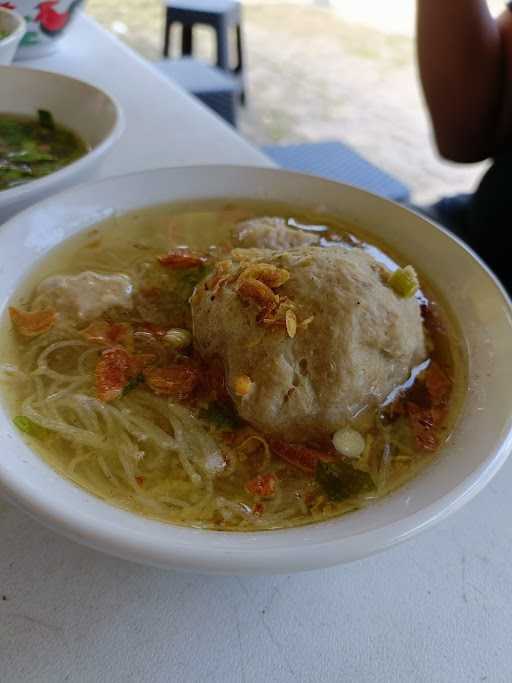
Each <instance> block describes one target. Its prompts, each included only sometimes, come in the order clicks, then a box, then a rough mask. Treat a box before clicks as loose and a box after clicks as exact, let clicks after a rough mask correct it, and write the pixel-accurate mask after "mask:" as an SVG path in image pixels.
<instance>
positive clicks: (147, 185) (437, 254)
mask: <svg viewBox="0 0 512 683" xmlns="http://www.w3.org/2000/svg"><path fill="white" fill-rule="evenodd" d="M211 198H230V199H237V198H255V199H267V200H270V201H275V200H282V201H286V202H289V203H291V204H293V205H296V206H297V207H299V206H300V207H317V206H320V207H323V208H325V209H326V210H328V211H331V212H335V213H337V214H339V215H340V216H342V217H344V218H345V219H346V220H348V221H350V222H352V223H354V224H356V225H360V226H362V227H364V228H365V229H367V230H369V231H370V232H371V233H373V234H375V235H378V236H379V237H380V238H382V239H383V240H384V241H385V242H386V243H387V244H389V246H390V247H393V248H395V249H397V250H399V251H400V252H401V254H402V255H403V256H404V258H405V259H406V261H410V262H411V263H413V264H415V265H416V266H417V267H418V268H419V269H420V270H421V271H424V272H426V273H428V274H429V276H430V278H431V280H432V281H433V282H434V283H436V285H437V287H438V289H439V290H440V291H441V292H442V294H443V295H444V296H445V298H446V300H447V302H448V304H449V305H450V306H451V307H452V309H453V311H454V312H455V313H456V315H457V318H458V320H459V323H460V326H461V328H462V331H463V333H464V336H465V339H466V342H467V350H468V354H469V360H470V363H469V386H470V390H469V393H468V396H467V400H466V402H465V406H464V410H463V415H462V418H461V420H460V424H459V426H458V428H457V430H456V434H455V436H454V438H452V440H451V441H450V444H449V446H447V447H446V448H445V450H444V453H443V454H442V456H441V457H440V458H439V459H438V460H437V461H436V462H435V463H434V464H432V466H430V467H429V468H428V469H427V470H426V471H425V472H423V473H422V474H421V475H420V476H418V477H417V478H416V479H415V480H413V481H411V482H410V483H409V484H408V485H406V486H404V487H403V488H401V489H400V490H398V491H396V492H395V493H393V494H392V495H389V496H388V497H386V498H384V499H382V500H381V501H379V502H377V503H376V504H374V505H371V506H370V507H368V508H366V509H364V510H361V511H358V512H354V513H351V514H349V515H346V516H344V517H341V518H338V519H334V520H330V521H328V522H324V523H321V524H314V525H310V526H306V527H301V528H295V529H289V530H279V531H266V532H256V533H236V532H230V533H226V532H215V531H206V530H198V529H188V528H182V527H177V526H172V525H166V524H162V523H160V522H155V521H151V520H148V519H144V518H142V517H138V516H136V515H133V514H131V513H129V512H125V511H123V510H119V509H116V508H114V507H111V506H109V505H108V504H106V503H104V502H101V501H100V500H98V499H96V498H94V497H92V496H90V495H89V494H88V493H86V492H85V491H83V490H81V489H79V488H78V487H76V486H74V485H73V484H71V483H70V482H69V481H66V480H65V479H63V478H61V477H60V476H59V475H57V474H56V473H55V472H54V471H53V470H52V469H51V468H49V467H48V466H47V465H46V464H45V463H44V462H43V461H42V460H41V459H40V458H39V457H38V456H37V455H35V454H34V453H33V452H32V451H31V450H30V449H29V448H28V447H27V446H26V445H25V443H24V442H23V441H22V439H21V438H20V435H19V433H17V431H16V429H15V428H14V427H13V425H12V422H11V420H10V417H9V416H8V415H7V414H6V412H5V411H3V410H2V409H1V408H0V454H1V457H0V488H1V489H3V491H4V493H5V495H6V496H7V497H8V498H9V499H10V500H12V501H13V502H14V503H15V504H17V505H19V506H20V507H21V508H22V509H24V510H26V512H28V513H29V514H30V515H32V516H33V517H35V518H36V519H38V520H40V521H41V522H42V523H43V524H45V525H47V526H49V527H51V528H53V529H55V530H57V531H59V532H61V533H63V534H65V535H66V536H68V537H70V538H72V539H75V540H76V541H79V542H81V543H85V544H86V545H89V546H92V547H94V548H97V549H99V550H103V551H105V552H107V553H111V554H114V555H118V556H121V557H125V558H129V559H131V560H135V561H137V562H142V563H147V564H152V565H157V566H161V567H173V568H185V569H193V570H197V571H201V572H219V573H255V572H259V573H277V572H290V571H299V570H306V569H313V568H317V567H326V566H328V565H332V564H336V563H340V562H348V561H350V560H354V559H356V558H361V557H364V556H366V555H369V554H371V553H374V552H376V551H379V550H382V549H384V548H386V547H388V546H390V545H393V544H395V543H397V542H399V541H403V540H405V539H407V538H409V537H411V536H413V535H414V534H416V533H418V532H419V531H421V530H423V529H426V528H427V527H429V526H431V525H432V524H434V523H436V522H439V521H440V520H441V519H443V518H444V517H446V516H447V515H448V514H450V513H451V512H454V511H455V510H457V509H458V508H460V507H461V505H463V504H464V503H466V502H467V501H468V500H469V499H470V498H472V497H473V496H474V495H475V494H476V493H477V492H478V491H480V490H481V489H482V487H483V486H485V484H487V483H488V482H489V480H490V479H491V477H492V476H493V475H494V474H495V473H496V472H497V470H498V469H499V468H500V467H501V465H502V464H503V462H504V461H505V459H506V458H507V456H508V453H509V450H510V448H511V445H512V390H511V381H510V379H511V378H510V353H511V349H512V309H511V304H510V301H509V300H508V298H507V296H506V294H505V293H504V291H503V289H502V288H501V287H500V285H499V284H498V283H497V281H496V280H495V279H494V277H493V276H492V275H491V273H490V272H489V271H488V270H487V269H486V268H485V266H483V265H482V264H481V263H480V262H479V260H478V258H477V257H476V256H475V255H474V254H472V253H471V252H470V251H469V250H468V249H467V248H466V247H464V246H463V244H462V243H461V242H459V241H458V240H457V239H455V238H454V237H452V236H450V235H449V234H448V233H446V232H444V231H443V230H441V229H439V228H437V227H436V226H435V225H433V224H432V223H430V222H428V221H426V220H424V219H423V218H421V217H420V216H418V215H416V214H414V213H411V212H410V211H408V210H407V209H405V208H403V207H401V206H398V205H396V204H393V203H391V202H388V201H385V200H383V199H381V198H379V197H376V196H374V195H371V194H368V193H366V192H364V191H362V190H358V189H355V188H353V187H349V186H347V185H341V184H338V183H333V182H328V181H325V180H321V179H319V178H312V177H309V176H302V175H298V174H293V173H287V172H284V171H277V170H272V169H256V168H241V167H202V168H192V167H191V168H181V169H163V170H157V171H148V172H145V173H138V174H133V175H128V176H124V177H120V178H111V179H107V180H104V181H101V182H97V183H93V184H89V185H82V186H80V187H77V188H74V189H72V190H69V191H67V192H64V193H62V194H60V195H58V196H56V197H53V198H51V199H49V200H47V201H44V202H41V203H40V204H38V205H36V206H34V207H32V208H31V209H28V210H27V211H25V212H23V213H21V214H20V215H18V216H16V217H15V218H13V219H12V220H11V221H10V222H9V223H8V224H6V225H5V226H4V227H3V229H1V230H0V254H2V267H1V269H0V315H2V316H3V323H1V324H7V320H6V306H7V305H8V302H9V298H10V297H11V295H12V293H13V292H14V291H15V290H16V288H17V287H18V286H19V284H20V282H21V281H22V280H23V279H24V278H25V277H26V275H27V274H28V273H29V272H30V271H31V270H32V268H33V266H34V263H35V262H36V261H37V260H38V259H40V258H41V257H42V256H44V254H46V253H47V252H48V250H50V249H51V248H52V247H54V246H55V245H56V244H58V243H59V242H61V241H62V240H63V239H65V238H66V237H68V236H70V235H73V234H75V233H76V232H78V231H80V230H83V229H85V228H87V227H89V226H90V225H92V224H94V223H95V222H97V221H98V220H101V219H102V218H105V217H107V216H108V215H111V214H112V212H121V213H123V212H125V211H128V210H130V209H135V208H140V207H144V206H153V205H155V204H160V203H163V202H169V201H173V200H186V201H190V200H196V199H211Z"/></svg>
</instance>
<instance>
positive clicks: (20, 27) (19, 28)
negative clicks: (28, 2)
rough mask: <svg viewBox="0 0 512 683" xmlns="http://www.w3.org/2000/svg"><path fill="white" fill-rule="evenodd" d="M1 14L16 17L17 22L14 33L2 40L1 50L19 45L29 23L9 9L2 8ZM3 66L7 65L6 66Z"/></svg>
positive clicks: (0, 43)
mask: <svg viewBox="0 0 512 683" xmlns="http://www.w3.org/2000/svg"><path fill="white" fill-rule="evenodd" d="M0 14H5V15H6V16H9V17H14V19H15V21H16V22H17V25H16V28H15V29H14V31H11V32H10V33H8V34H7V35H6V36H5V38H0V48H3V47H6V46H11V45H12V44H13V43H17V42H19V41H20V40H21V39H22V38H23V36H24V35H25V31H26V30H27V22H26V21H25V19H24V18H23V17H22V16H21V14H20V13H19V12H17V11H16V10H13V9H8V8H7V7H0ZM3 66H6V65H5V64H4V65H3ZM7 66H8V65H7Z"/></svg>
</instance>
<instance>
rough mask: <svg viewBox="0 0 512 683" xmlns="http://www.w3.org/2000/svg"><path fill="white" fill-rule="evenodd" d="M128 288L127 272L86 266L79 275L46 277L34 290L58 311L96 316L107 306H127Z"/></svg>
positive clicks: (129, 300)
mask: <svg viewBox="0 0 512 683" xmlns="http://www.w3.org/2000/svg"><path fill="white" fill-rule="evenodd" d="M132 292H133V285H132V282H131V280H130V278H129V277H128V276H127V275H121V274H119V275H117V274H115V275H101V274H99V273H93V272H92V271H89V270H87V271H85V272H83V273H80V274H79V275H53V276H51V277H47V278H46V279H45V280H43V282H41V284H40V285H39V287H38V288H37V293H38V294H40V295H44V298H45V299H47V300H48V301H49V302H51V303H52V305H53V306H54V307H55V308H56V309H57V310H58V311H59V312H60V313H63V314H64V315H71V316H73V317H78V318H79V319H80V320H93V319H94V318H98V317H99V316H100V315H101V314H102V313H104V312H105V311H106V310H108V309H109V308H115V307H119V308H126V309H130V308H131V307H132Z"/></svg>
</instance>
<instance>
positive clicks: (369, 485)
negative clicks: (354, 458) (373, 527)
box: [316, 462, 374, 501]
mask: <svg viewBox="0 0 512 683" xmlns="http://www.w3.org/2000/svg"><path fill="white" fill-rule="evenodd" d="M316 480H317V482H318V483H319V484H320V486H321V487H322V489H323V490H324V491H325V493H326V494H327V496H328V497H329V499H330V500H334V501H340V500H345V499H346V498H350V496H357V495H359V494H362V493H368V492H370V491H371V490H372V489H373V488H374V485H373V482H372V478H371V477H370V475H369V474H368V473H367V472H361V471H359V470H356V469H355V468H354V467H352V465H348V464H347V463H345V462H336V463H329V462H319V463H318V465H317V467H316Z"/></svg>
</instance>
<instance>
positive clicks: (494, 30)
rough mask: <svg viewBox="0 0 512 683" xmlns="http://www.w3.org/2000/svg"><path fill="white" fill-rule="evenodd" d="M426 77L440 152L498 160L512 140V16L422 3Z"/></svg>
mask: <svg viewBox="0 0 512 683" xmlns="http://www.w3.org/2000/svg"><path fill="white" fill-rule="evenodd" d="M417 44H418V61H419V69H420V77H421V82H422V85H423V91H424V93H425V98H426V101H427V105H428V108H429V110H430V115H431V117H432V123H433V126H434V131H435V136H436V142H437V146H438V149H439V151H440V153H441V154H442V155H443V156H444V157H446V158H447V159H451V160H453V161H459V162H472V161H480V160H482V159H486V158H488V157H491V156H494V154H495V153H496V152H497V151H499V149H500V147H501V146H503V145H504V144H505V142H506V141H507V140H508V138H510V137H511V136H512V12H510V11H506V12H505V13H504V14H503V15H502V16H501V17H500V19H499V20H497V21H496V20H494V19H493V17H492V16H491V14H490V13H489V9H488V7H487V3H486V2H485V0H418V14H417Z"/></svg>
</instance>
